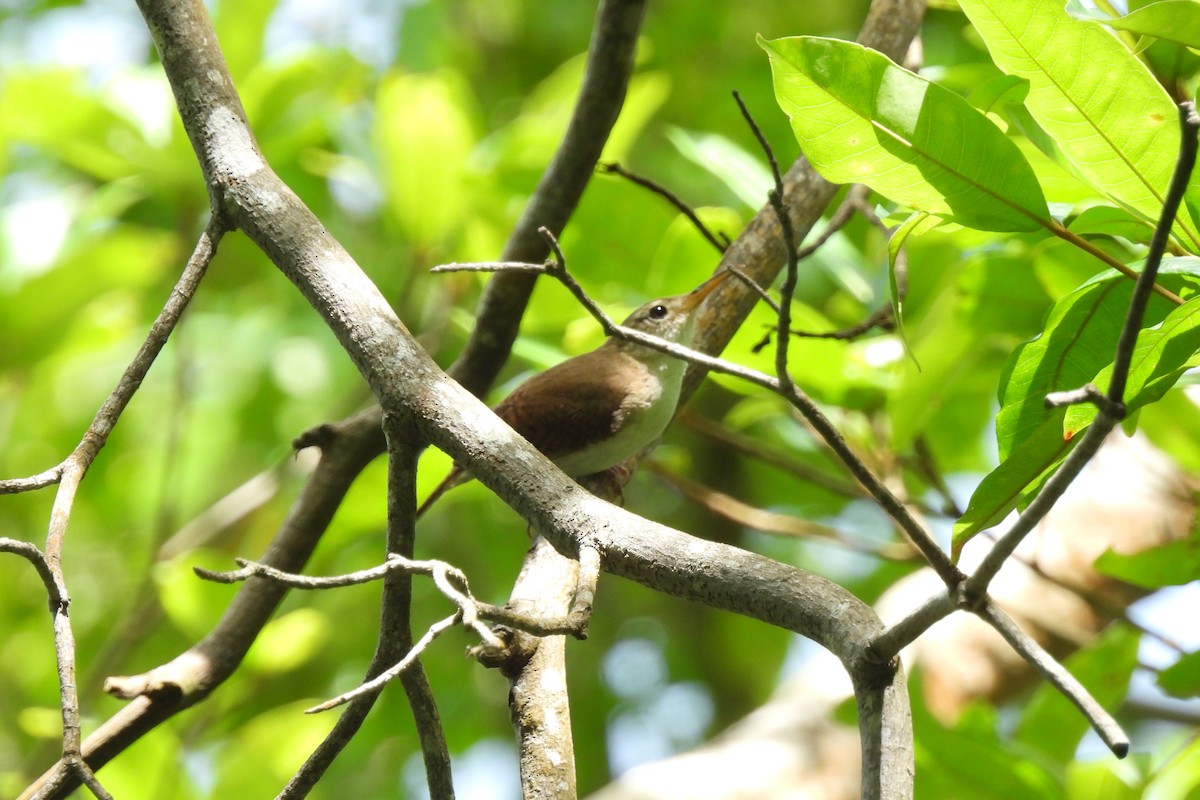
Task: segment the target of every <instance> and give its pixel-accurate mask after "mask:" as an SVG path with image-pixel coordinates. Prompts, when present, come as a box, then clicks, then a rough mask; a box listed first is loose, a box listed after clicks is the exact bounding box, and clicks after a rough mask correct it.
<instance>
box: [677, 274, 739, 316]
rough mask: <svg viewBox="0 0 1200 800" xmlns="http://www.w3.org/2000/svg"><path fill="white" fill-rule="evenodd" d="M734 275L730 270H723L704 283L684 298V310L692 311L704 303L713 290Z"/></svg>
mask: <svg viewBox="0 0 1200 800" xmlns="http://www.w3.org/2000/svg"><path fill="white" fill-rule="evenodd" d="M732 274H733V273H732V272H730V271H729V270H727V269H723V270H721V271H720V272H718V273H717V274H716V275H713V276H712V277H711V278H709V279H708V280H706V281H705V282H704V283H702V284H700V285H699V286H697V287H696V288H695V289H693V290H692V291H691V292H690V293H689V294H688V296H687V297H685V298H684V300H683V310H684V311H691V310H692V309H693V308H695V307H696V306H698V305H700V304H701V303H703V302H704V298H706V297H708V296H709V295H710V294H712V292H713V289H716V288H717V287H718V286H720V285H721V284H722V283H724V282H725V279H726V278H728V277H729V276H730V275H732Z"/></svg>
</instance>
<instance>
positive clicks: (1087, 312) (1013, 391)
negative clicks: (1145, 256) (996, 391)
mask: <svg viewBox="0 0 1200 800" xmlns="http://www.w3.org/2000/svg"><path fill="white" fill-rule="evenodd" d="M1197 270H1200V260H1198V259H1194V258H1175V259H1171V260H1169V261H1167V262H1166V263H1164V264H1163V269H1162V270H1161V272H1160V277H1159V280H1160V283H1162V284H1163V285H1164V286H1167V287H1168V288H1173V289H1175V288H1178V287H1181V286H1183V285H1188V284H1190V285H1192V286H1194V285H1195V284H1196V282H1197V279H1196V278H1195V277H1194V276H1192V275H1191V274H1190V273H1194V272H1196V271H1197ZM1132 293H1133V283H1132V282H1131V281H1129V280H1128V279H1127V278H1125V277H1124V276H1123V275H1121V274H1120V273H1118V272H1116V271H1115V270H1108V271H1106V272H1104V273H1101V274H1100V275H1097V276H1096V277H1095V278H1093V279H1092V280H1090V281H1088V282H1087V283H1085V284H1084V285H1083V286H1081V287H1080V288H1079V289H1077V290H1075V291H1074V292H1072V293H1071V294H1069V295H1067V296H1065V297H1063V298H1062V299H1061V300H1059V301H1058V302H1057V303H1055V304H1054V307H1053V308H1052V309H1051V310H1050V314H1049V316H1048V317H1047V320H1046V324H1045V327H1044V329H1043V331H1042V334H1041V336H1039V337H1038V338H1037V339H1035V340H1033V341H1032V342H1028V343H1026V344H1024V345H1021V346H1020V347H1019V348H1017V350H1016V351H1015V352H1014V353H1013V355H1012V357H1011V358H1010V359H1009V363H1008V367H1007V368H1006V369H1005V374H1004V376H1003V377H1002V378H1001V382H1000V403H1001V408H1000V413H999V414H997V416H996V440H997V442H998V444H999V446H1000V458H1001V459H1006V458H1008V456H1009V453H1011V452H1012V450H1013V448H1014V447H1016V445H1017V444H1019V443H1020V442H1022V441H1024V440H1025V439H1026V438H1028V437H1029V436H1030V435H1032V433H1033V432H1034V431H1035V430H1037V429H1038V428H1039V427H1040V426H1042V424H1043V423H1044V422H1045V421H1046V419H1047V418H1049V417H1050V416H1051V415H1052V414H1053V413H1054V412H1052V411H1050V410H1048V409H1047V408H1046V407H1045V400H1046V395H1047V394H1049V393H1051V392H1058V391H1067V390H1071V389H1078V388H1079V387H1081V386H1083V385H1084V384H1085V383H1088V382H1089V381H1091V380H1092V379H1093V378H1094V377H1096V375H1097V374H1099V373H1100V371H1101V370H1102V369H1104V368H1105V367H1106V366H1108V365H1109V364H1111V363H1112V360H1113V354H1114V352H1115V348H1116V343H1117V337H1118V335H1119V333H1120V330H1121V326H1122V325H1123V324H1124V321H1125V314H1126V312H1127V310H1128V308H1129V299H1130V297H1131V295H1132ZM1176 308H1178V307H1177V306H1175V305H1172V304H1171V303H1168V302H1167V301H1165V300H1163V299H1162V298H1160V297H1158V296H1157V295H1155V296H1153V297H1151V299H1150V303H1149V305H1148V306H1147V308H1146V317H1145V324H1146V325H1148V326H1149V325H1156V324H1158V323H1159V322H1161V321H1162V320H1164V319H1165V318H1166V317H1167V315H1168V314H1169V313H1170V312H1171V311H1172V310H1173V309H1176Z"/></svg>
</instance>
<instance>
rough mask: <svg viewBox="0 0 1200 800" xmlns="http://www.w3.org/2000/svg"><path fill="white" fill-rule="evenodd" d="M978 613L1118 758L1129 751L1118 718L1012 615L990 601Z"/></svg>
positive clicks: (1127, 739) (1126, 737)
mask: <svg viewBox="0 0 1200 800" xmlns="http://www.w3.org/2000/svg"><path fill="white" fill-rule="evenodd" d="M975 613H976V614H977V615H978V616H979V617H980V618H981V619H983V620H984V621H985V622H987V623H988V624H989V625H991V626H992V627H993V628H994V629H995V630H996V632H997V633H999V634H1000V635H1001V636H1003V637H1004V640H1005V641H1006V642H1008V644H1009V646H1010V647H1012V649H1013V650H1016V651H1017V653H1019V654H1020V655H1021V657H1022V658H1024V659H1025V660H1026V661H1027V662H1029V663H1030V664H1031V665H1032V666H1033V667H1034V669H1036V670H1037V671H1038V672H1040V673H1041V674H1042V677H1044V678H1045V679H1046V680H1047V682H1049V683H1050V685H1051V686H1053V687H1054V688H1055V689H1058V691H1059V692H1060V693H1062V695H1063V696H1064V697H1066V698H1067V699H1068V700H1070V701H1071V702H1072V703H1074V704H1075V706H1076V707H1077V708H1078V709H1079V710H1080V711H1081V712H1082V713H1083V716H1084V717H1085V718H1086V719H1087V721H1088V722H1089V723H1091V725H1092V728H1093V729H1094V730H1095V731H1096V733H1097V734H1099V735H1100V738H1101V739H1102V740H1103V741H1104V743H1105V744H1106V745H1108V749H1109V750H1111V751H1112V752H1113V754H1114V755H1115V756H1116V757H1117V758H1124V757H1125V756H1126V755H1127V754H1128V753H1129V737H1128V736H1126V735H1125V732H1124V731H1122V730H1121V726H1120V725H1118V724H1117V721H1116V720H1115V719H1113V718H1112V716H1111V715H1110V714H1109V713H1108V712H1107V711H1105V710H1104V708H1103V707H1102V706H1101V705H1100V704H1099V703H1097V702H1096V699H1095V698H1094V697H1092V695H1091V693H1089V692H1088V690H1087V689H1086V688H1084V686H1083V685H1082V684H1081V683H1080V682H1079V681H1078V680H1077V679H1076V678H1075V676H1074V675H1072V674H1071V673H1070V672H1069V671H1067V668H1066V667H1064V666H1063V665H1062V664H1060V663H1059V662H1058V661H1057V660H1056V659H1055V658H1054V656H1052V655H1050V654H1049V653H1047V652H1046V651H1045V650H1044V649H1042V646H1041V645H1039V644H1038V643H1037V642H1035V641H1034V640H1033V638H1032V637H1031V636H1029V634H1027V633H1025V631H1023V630H1021V628H1020V627H1019V626H1018V625H1017V623H1016V622H1014V621H1013V619H1012V617H1010V616H1008V614H1005V613H1004V611H1003V610H1001V609H1000V607H999V606H997V605H996V604H995V602H994V601H991V600H989V601H987V602H986V603H984V604H983V605H982V606H980V608H978V609H977V610H976V611H975Z"/></svg>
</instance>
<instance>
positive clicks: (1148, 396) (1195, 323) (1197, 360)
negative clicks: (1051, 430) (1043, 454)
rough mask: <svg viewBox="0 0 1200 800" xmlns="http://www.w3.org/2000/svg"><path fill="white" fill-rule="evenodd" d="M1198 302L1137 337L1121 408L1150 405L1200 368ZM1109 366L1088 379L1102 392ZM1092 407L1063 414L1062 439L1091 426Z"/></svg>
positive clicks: (1082, 406) (1082, 405)
mask: <svg viewBox="0 0 1200 800" xmlns="http://www.w3.org/2000/svg"><path fill="white" fill-rule="evenodd" d="M1197 351H1200V299H1197V298H1193V299H1192V300H1189V301H1188V302H1187V303H1184V304H1183V305H1182V306H1179V307H1177V308H1176V309H1174V310H1173V311H1172V312H1171V313H1170V314H1168V315H1167V318H1166V319H1165V320H1163V321H1162V323H1161V324H1160V325H1158V326H1156V327H1154V328H1151V329H1150V330H1143V331H1141V332H1140V333H1139V334H1138V339H1137V344H1136V345H1135V346H1134V350H1133V360H1132V362H1131V363H1130V368H1129V380H1128V383H1127V384H1126V388H1125V408H1126V410H1127V411H1128V412H1129V413H1132V412H1134V411H1136V410H1138V409H1139V408H1141V407H1142V406H1144V405H1146V404H1148V403H1153V402H1154V401H1156V400H1158V399H1159V398H1161V397H1162V396H1163V395H1164V394H1166V393H1167V390H1168V389H1170V388H1171V387H1172V386H1174V385H1175V382H1176V381H1178V380H1179V378H1180V376H1182V375H1183V373H1184V372H1185V371H1187V370H1188V369H1190V368H1191V367H1194V366H1197V365H1198V364H1200V355H1197ZM1112 368H1113V365H1112V364H1109V365H1108V366H1106V367H1105V368H1104V369H1103V370H1101V371H1100V373H1099V374H1098V375H1097V376H1096V377H1095V378H1093V379H1092V383H1093V384H1095V386H1096V388H1097V389H1099V390H1100V391H1102V392H1107V391H1108V387H1109V385H1110V384H1111V381H1112ZM1095 418H1096V407H1095V406H1093V405H1092V404H1091V403H1080V404H1078V405H1074V406H1071V407H1070V409H1068V410H1067V417H1066V419H1065V420H1064V422H1063V435H1064V436H1065V437H1067V438H1071V437H1073V436H1075V435H1077V434H1078V433H1079V432H1080V431H1082V430H1083V429H1084V428H1086V427H1088V426H1089V425H1091V424H1092V420H1094V419H1095Z"/></svg>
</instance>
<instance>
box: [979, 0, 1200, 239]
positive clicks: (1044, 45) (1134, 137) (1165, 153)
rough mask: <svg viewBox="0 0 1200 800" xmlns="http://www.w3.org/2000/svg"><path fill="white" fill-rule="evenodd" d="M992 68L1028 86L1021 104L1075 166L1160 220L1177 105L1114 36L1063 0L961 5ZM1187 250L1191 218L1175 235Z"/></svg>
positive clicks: (1175, 139) (1184, 218) (1196, 235)
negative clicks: (1073, 14)
mask: <svg viewBox="0 0 1200 800" xmlns="http://www.w3.org/2000/svg"><path fill="white" fill-rule="evenodd" d="M961 6H962V9H963V11H965V12H966V14H967V16H968V17H969V18H970V19H971V22H972V23H974V25H975V28H976V30H978V31H979V34H980V36H982V37H983V40H984V42H985V43H986V44H987V47H988V50H989V51H990V52H991V54H992V58H993V59H994V60H995V62H996V65H997V66H999V67H1000V68H1001V69H1003V70H1004V71H1006V72H1008V73H1010V74H1013V75H1017V76H1019V77H1022V78H1025V79H1026V80H1028V81H1029V96H1028V98H1027V99H1026V101H1025V105H1026V107H1027V108H1028V109H1029V111H1030V113H1031V114H1032V115H1033V116H1034V118H1035V119H1036V120H1037V121H1038V123H1039V124H1040V125H1041V126H1042V127H1043V128H1045V129H1046V131H1047V132H1048V133H1049V134H1050V135H1051V136H1053V137H1054V139H1055V141H1056V143H1057V144H1058V146H1059V147H1060V148H1061V150H1062V152H1063V154H1064V155H1065V156H1066V157H1067V158H1068V159H1069V160H1070V161H1071V163H1072V164H1073V165H1074V166H1075V168H1076V169H1077V170H1079V172H1080V173H1081V174H1083V175H1084V176H1085V177H1087V178H1088V179H1089V180H1091V181H1093V182H1094V183H1095V184H1096V186H1097V187H1098V188H1100V189H1101V190H1103V191H1104V192H1106V193H1107V194H1109V195H1110V196H1111V197H1112V198H1113V199H1115V200H1116V201H1117V202H1119V203H1121V204H1123V205H1125V206H1127V207H1129V208H1131V209H1133V210H1135V211H1137V212H1139V213H1140V214H1142V215H1143V216H1145V217H1146V218H1147V219H1152V220H1153V219H1157V218H1158V216H1159V213H1160V211H1161V208H1162V202H1163V195H1164V194H1165V192H1166V188H1167V184H1168V182H1169V181H1170V178H1171V173H1172V171H1173V169H1174V165H1175V158H1176V154H1177V152H1178V150H1179V125H1178V122H1177V118H1178V114H1177V111H1176V109H1175V105H1174V104H1173V103H1172V102H1171V99H1170V97H1168V96H1167V93H1166V92H1165V91H1164V90H1163V88H1162V87H1161V86H1160V85H1159V84H1158V81H1156V80H1155V79H1154V76H1153V75H1151V74H1150V72H1149V70H1147V69H1146V67H1145V66H1144V65H1143V64H1142V63H1141V62H1140V61H1138V59H1137V58H1136V57H1134V56H1133V55H1132V54H1131V53H1130V52H1129V51H1128V50H1127V49H1126V48H1125V46H1124V45H1122V44H1121V43H1120V42H1119V41H1117V39H1116V38H1114V37H1113V35H1112V34H1111V33H1109V32H1108V31H1106V30H1105V29H1104V28H1102V27H1101V26H1100V25H1098V24H1097V23H1094V22H1084V21H1082V20H1078V19H1075V18H1073V17H1071V16H1069V15H1068V14H1067V13H1066V12H1065V11H1064V10H1063V7H1062V3H1061V1H1060V0H962V2H961ZM1175 232H1176V235H1177V236H1179V237H1181V239H1182V240H1183V241H1186V242H1187V243H1188V244H1189V245H1190V246H1192V247H1200V232H1198V231H1197V225H1196V221H1195V220H1194V219H1193V218H1192V217H1191V216H1190V214H1189V213H1188V212H1183V213H1181V214H1180V217H1179V220H1178V222H1177V224H1176V229H1175Z"/></svg>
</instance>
